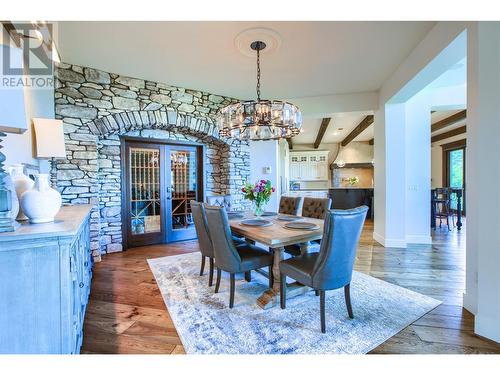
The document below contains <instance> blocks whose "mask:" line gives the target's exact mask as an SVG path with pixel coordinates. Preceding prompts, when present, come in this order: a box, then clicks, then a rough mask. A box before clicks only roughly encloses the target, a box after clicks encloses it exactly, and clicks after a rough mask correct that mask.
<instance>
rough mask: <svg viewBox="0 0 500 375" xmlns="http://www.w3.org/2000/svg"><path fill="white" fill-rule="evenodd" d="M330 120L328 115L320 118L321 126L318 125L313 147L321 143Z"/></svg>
mask: <svg viewBox="0 0 500 375" xmlns="http://www.w3.org/2000/svg"><path fill="white" fill-rule="evenodd" d="M330 120H331V118H330V117H325V118H324V119H323V120H321V126H320V127H319V130H318V135H317V136H316V140H315V141H314V148H318V147H319V145H320V144H321V140H322V139H323V136H324V135H325V132H326V129H328V125H329V124H330Z"/></svg>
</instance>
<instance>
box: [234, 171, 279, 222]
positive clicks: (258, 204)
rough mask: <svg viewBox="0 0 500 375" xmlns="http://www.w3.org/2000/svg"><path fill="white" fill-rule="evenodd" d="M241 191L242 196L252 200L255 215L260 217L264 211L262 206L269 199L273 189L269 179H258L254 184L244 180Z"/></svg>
mask: <svg viewBox="0 0 500 375" xmlns="http://www.w3.org/2000/svg"><path fill="white" fill-rule="evenodd" d="M241 191H242V192H243V194H244V195H243V197H244V198H245V199H248V200H249V201H250V202H252V204H253V207H254V214H255V216H257V217H260V216H262V214H263V213H264V206H265V205H266V204H267V203H268V202H269V199H271V195H272V193H274V191H275V189H274V187H273V186H272V185H271V181H270V180H260V181H257V182H256V183H255V184H252V183H250V182H246V183H245V185H244V186H243V188H242V189H241Z"/></svg>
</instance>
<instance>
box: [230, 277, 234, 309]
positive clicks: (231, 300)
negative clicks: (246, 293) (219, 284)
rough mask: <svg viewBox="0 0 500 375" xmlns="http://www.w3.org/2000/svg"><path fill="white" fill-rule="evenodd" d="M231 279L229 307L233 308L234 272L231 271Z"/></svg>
mask: <svg viewBox="0 0 500 375" xmlns="http://www.w3.org/2000/svg"><path fill="white" fill-rule="evenodd" d="M230 279H231V285H230V287H229V308H230V309H232V308H233V306H234V287H235V285H234V273H231V276H230Z"/></svg>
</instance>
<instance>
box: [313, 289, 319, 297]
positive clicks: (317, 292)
mask: <svg viewBox="0 0 500 375" xmlns="http://www.w3.org/2000/svg"><path fill="white" fill-rule="evenodd" d="M314 294H316V297H317V296H319V290H317V289H316V290H315V291H314Z"/></svg>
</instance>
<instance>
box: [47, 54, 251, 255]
mask: <svg viewBox="0 0 500 375" xmlns="http://www.w3.org/2000/svg"><path fill="white" fill-rule="evenodd" d="M55 76H56V88H55V111H56V118H58V119H62V120H63V122H64V132H65V138H66V156H67V159H66V160H59V161H58V162H57V165H56V168H55V170H54V171H52V173H56V174H57V187H58V190H59V191H60V192H61V194H62V198H63V203H66V204H85V203H90V204H92V205H93V206H94V207H93V210H92V216H91V246H92V250H93V252H92V254H93V256H94V259H95V260H96V261H99V260H100V258H101V254H106V253H110V252H116V251H121V250H122V230H121V225H122V223H121V205H122V202H121V184H122V181H121V150H120V136H122V135H128V136H135V137H143V138H155V139H161V140H165V139H170V140H183V141H193V142H198V143H203V144H205V145H206V155H205V156H206V165H205V184H206V186H205V188H206V191H205V193H206V194H207V195H209V194H231V195H232V197H233V200H234V202H233V203H234V205H235V206H236V207H239V206H241V205H243V204H244V203H243V201H242V195H241V192H240V187H241V185H242V184H243V182H244V181H245V180H246V179H247V178H249V176H250V165H249V147H248V143H246V142H240V141H237V140H226V139H221V138H219V135H218V132H217V127H216V125H215V116H216V114H217V112H218V111H219V109H220V108H221V107H223V106H225V105H227V104H229V103H231V102H233V101H234V99H232V98H227V97H223V96H219V95H213V94H209V93H205V92H201V91H196V90H188V89H184V88H180V87H175V86H170V85H166V84H163V83H158V82H152V81H146V80H141V79H136V78H130V77H125V76H121V75H118V74H113V73H107V72H104V71H101V70H97V69H93V68H88V67H82V66H78V65H71V64H66V63H60V64H59V65H58V66H57V67H56V71H55Z"/></svg>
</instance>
